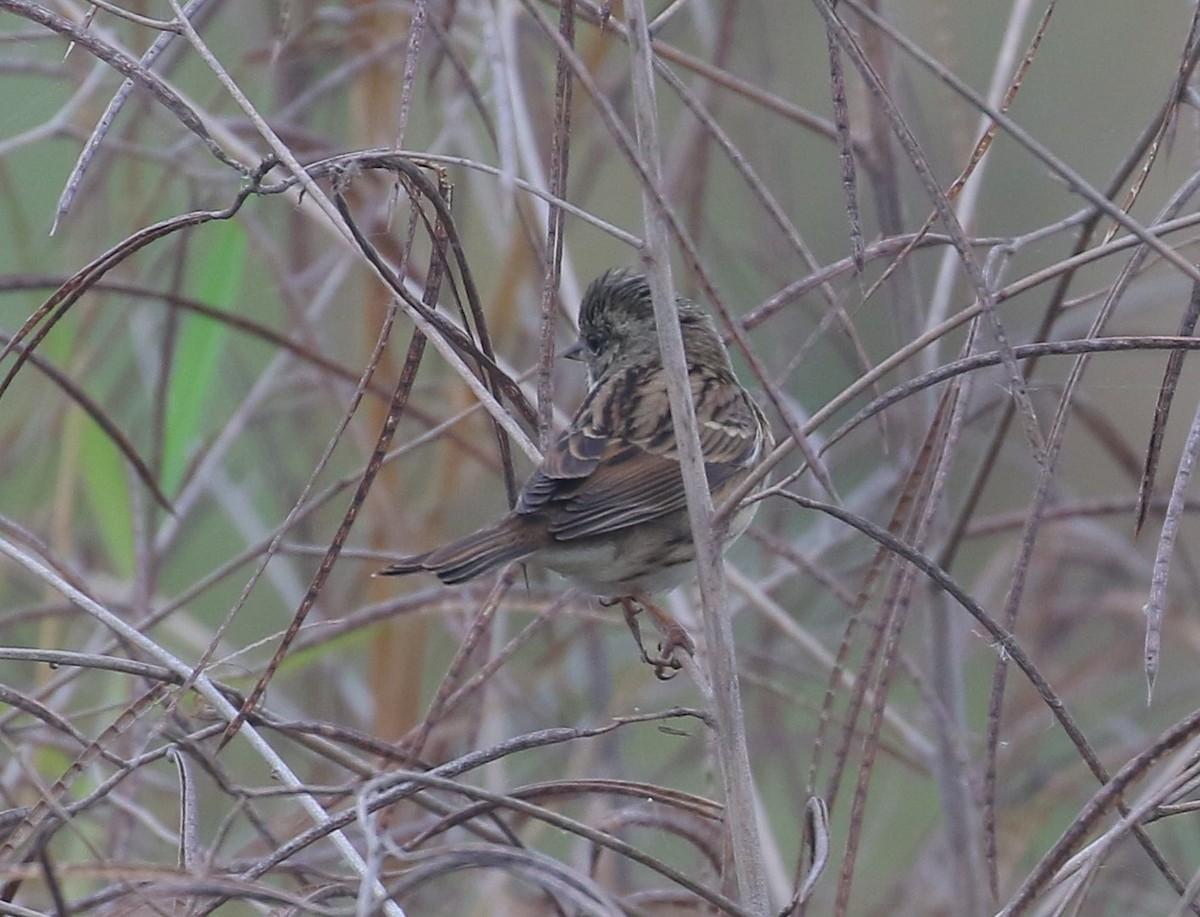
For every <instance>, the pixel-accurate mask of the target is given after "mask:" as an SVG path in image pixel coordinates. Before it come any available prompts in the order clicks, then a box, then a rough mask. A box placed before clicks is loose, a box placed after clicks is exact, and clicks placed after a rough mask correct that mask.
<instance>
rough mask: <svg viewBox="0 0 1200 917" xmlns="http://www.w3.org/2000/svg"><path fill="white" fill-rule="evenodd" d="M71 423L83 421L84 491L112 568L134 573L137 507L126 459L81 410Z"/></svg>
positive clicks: (71, 419) (81, 449) (130, 574)
mask: <svg viewBox="0 0 1200 917" xmlns="http://www.w3.org/2000/svg"><path fill="white" fill-rule="evenodd" d="M67 423H75V424H79V425H81V426H82V428H83V429H82V431H81V433H80V437H79V443H80V456H81V459H82V465H83V484H84V492H85V493H86V494H87V499H88V503H89V504H90V505H91V508H92V513H93V514H94V515H95V517H96V522H97V525H98V527H99V531H100V539H101V541H103V542H104V548H105V551H106V552H107V553H108V556H109V559H110V562H111V564H112V568H113V570H114V571H115V572H117V573H119V574H120V575H122V576H125V577H128V576H132V575H133V509H132V505H131V504H130V502H129V479H128V478H127V477H126V475H125V459H124V457H123V456H122V455H121V453H120V451H119V450H118V449H117V447H116V446H115V445H113V442H112V440H111V439H109V438H108V434H107V433H105V432H104V431H103V430H102V429H100V427H99V426H98V425H97V424H96V423H94V422H93V421H92V420H90V419H87V418H85V417H84V415H83V414H82V413H81V412H78V411H74V412H72V413H71V416H70V417H69V418H68V419H67ZM65 438H66V439H68V440H69V439H70V437H65Z"/></svg>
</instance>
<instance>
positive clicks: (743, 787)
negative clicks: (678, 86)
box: [626, 0, 769, 915]
mask: <svg viewBox="0 0 1200 917" xmlns="http://www.w3.org/2000/svg"><path fill="white" fill-rule="evenodd" d="M626 21H627V24H628V27H629V48H630V54H631V56H632V77H633V98H634V118H635V123H636V126H637V143H638V154H639V156H640V157H641V159H642V161H643V163H644V165H645V169H646V177H647V184H646V185H645V186H643V188H642V214H643V219H644V221H645V225H646V248H645V251H644V252H643V257H644V259H645V262H646V275H647V279H648V280H649V282H650V290H651V292H652V294H653V297H654V317H655V321H656V324H657V325H658V336H659V344H660V347H661V349H662V358H663V366H664V367H665V368H666V371H667V385H668V388H667V394H668V397H669V399H670V404H671V419H672V422H673V423H674V425H675V438H676V441H677V443H678V446H679V461H680V465H681V467H682V470H683V483H684V488H685V491H686V493H687V507H688V518H689V520H690V522H691V526H692V538H693V540H694V541H695V545H696V566H697V568H698V570H699V575H700V603H701V611H702V616H703V619H704V638H705V646H706V647H707V650H708V652H707V654H706V657H705V658H706V659H707V661H708V663H709V672H708V677H709V679H710V680H711V683H712V695H713V708H714V709H713V713H714V717H715V719H716V724H717V729H716V732H717V756H718V759H719V761H720V766H721V777H722V781H723V783H724V790H725V814H726V819H727V823H728V825H729V831H730V835H731V839H732V849H733V866H734V872H735V874H736V875H737V881H738V888H739V891H740V893H741V898H742V902H743V903H744V904H745V906H746V908H747V910H749V911H750V912H751V913H753V914H759V915H766V914H767V912H768V907H769V899H768V896H767V882H766V873H765V870H764V867H763V860H762V851H761V848H760V841H759V832H758V820H757V816H756V813H755V809H754V787H753V777H752V775H751V772H750V756H749V752H748V750H747V747H746V730H745V719H744V717H743V716H742V704H741V692H740V689H739V687H738V677H737V661H736V659H735V657H734V646H733V626H732V624H731V622H730V620H729V614H728V602H727V600H726V595H725V575H724V565H723V563H722V552H721V543H720V539H719V538H717V537H716V533H715V532H714V531H713V525H712V519H713V503H712V495H711V494H710V493H709V490H708V479H707V477H706V475H705V472H704V455H703V452H702V451H701V449H700V436H699V431H698V429H697V426H696V414H695V409H694V407H693V405H692V391H691V386H690V384H689V381H688V371H687V360H686V358H685V356H684V352H683V336H682V334H681V332H680V330H679V318H678V314H677V312H676V310H675V287H674V283H673V281H672V279H671V265H670V255H669V251H670V235H669V232H668V223H667V215H666V214H665V213H664V210H665V208H666V202H665V201H664V200H663V199H662V197H661V188H662V177H661V160H662V156H661V148H660V146H659V142H658V122H657V103H656V101H655V96H654V65H653V60H652V57H651V55H652V51H651V46H650V34H649V30H648V27H647V26H648V20H647V17H646V10H645V4H644V2H643V0H630V2H629V3H627V4H626Z"/></svg>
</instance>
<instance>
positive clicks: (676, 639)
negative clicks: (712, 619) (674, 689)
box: [613, 598, 696, 681]
mask: <svg viewBox="0 0 1200 917" xmlns="http://www.w3.org/2000/svg"><path fill="white" fill-rule="evenodd" d="M613 604H620V605H621V608H622V609H623V610H624V612H625V623H626V624H627V625H628V626H629V630H630V632H631V633H632V634H633V639H634V641H635V642H636V643H637V647H638V652H639V653H640V654H641V657H642V662H644V663H646V665H648V666H651V667H652V668H653V669H654V677H655V678H657V679H658V680H659V681H670V680H671V679H672V678H674V677H675V674H676V673H677V672H678V671H679V670H680V669H681V668H683V663H682V662H680V661H679V657H678V656H677V655H676V651H677V650H680V649H682V650H684V651H685V652H686V653H687V654H688V655H689V656H694V655H695V654H696V644H695V643H694V642H693V641H692V638H691V636H690V635H689V634H688V632H687V630H686V629H684V627H683V625H682V624H680V623H679V622H678V621H676V620H674V619H673V618H671V617H670V616H669V615H666V614H665V613H664V612H661V611H660V612H659V613H658V614H656V615H654V618H655V621H656V622H657V623H658V625H659V627H660V628H662V631H663V638H662V640H660V641H659V642H658V656H656V657H655V656H651V655H650V654H649V653H648V652H647V651H646V644H645V643H644V642H643V641H642V628H641V625H640V624H639V623H638V619H637V615H638V612H640V611H642V609H643V608H645V607H647V606H644V605H643V604H642V603H641V602H639V601H637V600H635V599H632V598H623V599H619V600H618V601H617V602H614V603H613ZM652 613H653V612H652Z"/></svg>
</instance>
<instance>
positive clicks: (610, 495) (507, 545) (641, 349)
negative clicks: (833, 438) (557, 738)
mask: <svg viewBox="0 0 1200 917" xmlns="http://www.w3.org/2000/svg"><path fill="white" fill-rule="evenodd" d="M676 305H677V308H678V310H679V320H680V328H681V330H682V333H683V343H684V352H685V354H686V356H687V362H688V377H689V379H690V381H691V388H692V398H693V400H694V402H695V408H696V419H697V421H698V426H699V430H700V443H701V447H702V450H703V453H704V459H705V467H706V470H707V474H708V484H709V487H710V489H711V490H712V493H713V498H714V501H715V502H717V503H718V504H719V503H720V502H721V499H722V495H723V494H728V493H729V492H731V491H732V490H733V488H735V487H736V486H737V485H738V484H739V483H740V482H741V480H742V479H743V478H744V477H745V476H746V475H747V474H748V473H749V471H750V470H751V469H752V468H754V466H755V465H757V464H758V462H759V461H760V459H761V458H762V457H763V456H764V455H765V454H766V453H767V452H769V451H770V449H771V446H772V444H773V438H772V436H771V431H770V427H769V426H768V424H767V422H766V419H765V418H764V417H763V414H762V411H760V410H759V408H758V406H757V405H756V404H755V403H754V401H753V400H752V399H751V398H750V396H749V395H748V394H747V393H746V391H745V389H743V388H742V387H741V385H740V384H739V383H738V380H737V377H736V376H735V375H734V373H733V367H732V365H731V363H730V361H729V354H728V353H727V352H726V350H725V346H724V344H723V343H722V342H721V338H720V336H719V335H718V334H717V331H716V329H715V328H714V327H713V324H712V322H711V320H710V319H709V317H708V316H707V315H706V314H705V312H704V311H703V310H701V309H700V308H699V307H698V306H697V305H696V304H695V303H692V302H690V301H689V300H687V299H684V298H682V297H680V298H678V299H677V300H676ZM579 331H580V344H581V354H580V355H581V358H582V359H584V360H585V361H586V363H587V370H588V393H587V395H586V397H585V398H584V400H583V403H582V404H581V405H580V406H579V409H578V411H576V413H575V416H574V418H573V419H572V421H571V424H570V426H569V427H568V428H567V429H566V430H565V431H564V432H563V433H562V435H561V436H559V438H558V440H557V441H556V442H555V444H554V446H553V447H552V448H551V449H550V451H549V452H548V454H547V455H546V457H545V459H544V461H543V462H542V464H541V466H540V467H539V468H538V469H537V470H536V471H534V473H533V474H532V475H531V476H530V478H529V480H528V481H527V482H526V483H525V486H524V488H523V489H522V491H521V495H520V499H519V500H518V501H517V505H516V507H515V508H514V509H513V510H512V511H511V512H510V513H509V514H508V515H507V516H505V517H504V518H503V519H501V520H500V521H499V522H498V523H496V524H495V525H494V526H491V527H489V528H486V529H483V530H481V531H478V532H476V533H474V534H473V535H468V536H467V537H466V538H463V539H461V540H459V541H455V542H452V543H450V544H448V545H445V546H443V547H440V548H436V549H434V550H432V551H429V552H427V553H424V554H419V555H416V556H414V557H408V558H404V559H402V560H400V561H397V562H396V563H394V564H392V565H391V566H389V567H387V568H386V569H384V570H382V571H380V572H381V573H384V574H389V575H390V574H405V573H413V572H416V571H420V570H428V571H431V572H433V573H436V574H437V575H438V577H439V578H440V579H441V580H442V581H443V582H445V583H460V582H463V581H465V580H469V579H471V578H472V577H475V576H478V575H479V574H481V573H484V572H486V571H487V570H490V569H492V568H494V567H496V566H499V565H500V564H504V563H507V562H510V561H515V560H528V561H530V562H531V563H535V564H537V565H539V566H542V567H547V568H549V569H551V570H555V571H557V572H559V573H562V574H563V575H565V576H566V577H568V578H569V579H571V580H572V581H573V582H575V583H576V584H578V585H580V586H582V587H583V588H584V589H586V590H588V591H589V592H591V593H593V594H595V595H600V596H616V597H622V596H643V595H644V594H645V593H652V592H659V591H663V590H666V589H670V588H673V587H674V586H676V585H678V584H680V583H682V582H683V581H685V580H686V579H687V578H688V577H689V575H690V573H691V566H692V561H693V560H694V555H695V551H694V547H693V545H692V537H691V529H690V526H689V524H688V517H687V506H686V501H685V495H684V488H683V478H682V475H681V474H680V470H679V463H678V451H677V449H676V442H675V432H674V428H673V426H672V424H671V410H670V406H669V402H668V398H667V380H666V372H665V370H664V368H663V365H662V357H661V355H660V353H659V347H658V337H657V332H656V330H655V324H654V309H653V306H652V303H651V299H650V288H649V285H648V284H647V282H646V279H645V278H644V277H642V276H641V275H638V274H633V273H630V272H627V271H622V270H611V271H608V272H607V273H605V274H602V275H601V276H600V277H598V278H597V279H596V280H595V281H593V282H592V284H591V286H589V287H588V290H587V292H586V294H585V295H584V297H583V302H582V304H581V305H580V308H579ZM755 506H756V504H750V505H749V506H748V507H747V508H745V509H743V510H742V511H740V512H739V513H738V514H736V515H735V517H734V518H733V519H732V520H731V521H730V524H729V527H728V530H727V531H726V532H725V533H724V536H723V540H724V543H725V546H726V547H728V545H729V544H730V543H731V542H732V541H733V540H734V539H735V538H737V537H738V536H739V535H741V533H742V532H743V531H744V530H745V528H746V526H747V525H749V523H750V519H751V517H752V516H753V514H754V509H755Z"/></svg>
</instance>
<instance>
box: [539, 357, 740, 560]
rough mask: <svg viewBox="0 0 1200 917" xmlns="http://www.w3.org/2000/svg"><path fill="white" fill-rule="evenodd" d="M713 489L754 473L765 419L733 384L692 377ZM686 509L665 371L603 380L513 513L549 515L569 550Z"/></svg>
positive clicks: (641, 369) (639, 369) (634, 371)
mask: <svg viewBox="0 0 1200 917" xmlns="http://www.w3.org/2000/svg"><path fill="white" fill-rule="evenodd" d="M691 383H692V397H693V399H694V401H695V403H696V413H697V421H698V422H699V429H700V445H701V448H702V450H703V453H704V458H705V469H706V471H707V475H708V485H709V487H710V488H714V487H716V486H717V485H719V484H720V483H721V482H723V481H725V480H726V479H727V478H729V477H730V476H731V475H734V474H736V473H737V472H739V471H741V470H742V469H744V468H746V467H747V466H749V465H751V464H753V463H754V462H755V461H756V460H757V458H758V453H759V451H760V449H761V445H760V440H759V437H758V432H759V428H760V422H761V421H760V415H759V414H758V410H757V408H756V407H755V406H754V404H753V403H752V402H751V401H750V399H749V397H748V396H747V395H746V393H745V392H744V391H743V390H742V389H741V387H740V386H739V385H738V384H737V382H736V380H734V379H733V378H732V377H729V376H725V377H716V376H702V375H701V374H699V373H693V374H692V376H691ZM685 505H686V500H685V496H684V490H683V478H682V476H681V474H680V470H679V461H678V450H677V448H676V443H675V434H674V430H673V428H672V425H671V410H670V406H669V403H668V401H667V390H666V377H665V374H664V372H663V369H662V367H661V365H655V366H650V367H645V366H636V367H630V368H628V369H625V370H623V371H621V372H618V373H614V374H613V375H612V376H610V377H608V378H606V379H604V380H602V381H601V382H600V383H599V384H598V385H597V386H596V387H595V388H593V390H592V391H591V392H589V393H588V396H587V398H586V399H585V400H584V402H583V404H582V405H581V406H580V408H579V411H578V412H577V413H576V415H575V418H574V419H573V420H572V422H571V426H570V427H569V428H568V429H567V430H566V431H565V432H564V433H563V434H562V436H560V437H559V439H558V441H557V442H556V443H555V444H554V446H553V448H552V449H551V450H550V452H549V453H548V454H547V456H546V459H545V461H544V462H543V463H542V466H541V467H540V468H538V470H537V471H535V472H534V473H533V475H532V477H530V479H529V481H528V482H527V483H526V485H525V488H524V490H523V491H522V493H521V499H520V502H519V503H518V504H517V513H519V514H527V513H535V512H539V513H545V514H546V515H547V519H548V530H549V531H550V533H551V534H552V535H554V537H556V538H558V539H560V540H570V539H573V538H582V537H585V536H591V535H600V534H603V533H605V532H610V531H614V530H617V529H622V528H626V527H628V526H631V525H637V524H638V523H641V522H646V521H649V520H651V519H656V518H659V517H661V516H664V515H666V514H668V513H672V512H675V511H677V510H680V509H682V508H683V507H684V506H685Z"/></svg>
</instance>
